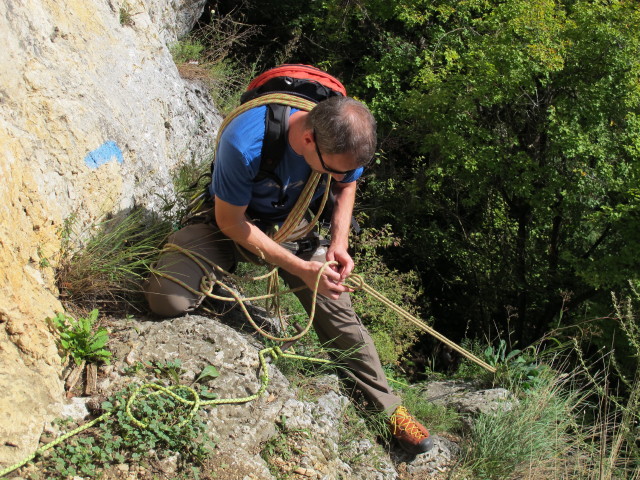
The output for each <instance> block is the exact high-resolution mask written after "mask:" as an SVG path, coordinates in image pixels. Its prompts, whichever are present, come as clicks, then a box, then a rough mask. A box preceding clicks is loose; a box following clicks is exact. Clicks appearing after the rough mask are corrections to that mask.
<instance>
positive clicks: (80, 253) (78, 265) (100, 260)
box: [56, 210, 170, 312]
mask: <svg viewBox="0 0 640 480" xmlns="http://www.w3.org/2000/svg"><path fill="white" fill-rule="evenodd" d="M74 226H75V221H74V219H73V217H70V219H69V221H68V222H66V224H65V228H64V229H63V232H62V237H63V242H62V244H63V249H62V252H61V258H60V261H59V265H58V270H57V273H56V279H57V285H58V288H59V290H60V296H61V298H62V300H63V301H65V302H68V303H71V304H73V305H75V306H77V307H80V308H87V309H93V308H96V307H101V310H102V311H103V312H104V311H105V310H106V311H114V310H118V309H123V307H128V306H133V307H136V305H137V304H138V302H139V301H140V295H139V293H140V292H141V285H142V282H143V280H144V279H145V278H146V276H147V274H148V272H149V267H150V265H151V264H152V263H153V262H154V261H155V260H156V258H157V256H158V254H159V247H160V245H161V244H162V242H163V240H164V239H165V238H166V236H167V235H168V233H170V226H169V225H168V224H167V223H165V222H158V221H155V222H154V221H152V220H151V219H148V218H145V216H144V215H143V212H142V211H140V210H138V211H134V212H132V213H128V214H123V215H119V216H116V217H113V218H110V219H108V220H105V221H103V222H101V223H100V224H98V225H97V226H96V227H95V229H96V233H94V234H93V235H92V236H91V237H90V238H89V239H88V240H86V242H85V243H83V244H81V245H79V246H76V245H74V244H73V239H74V238H78V237H81V236H82V235H81V234H77V233H76V232H74V231H73V228H74Z"/></svg>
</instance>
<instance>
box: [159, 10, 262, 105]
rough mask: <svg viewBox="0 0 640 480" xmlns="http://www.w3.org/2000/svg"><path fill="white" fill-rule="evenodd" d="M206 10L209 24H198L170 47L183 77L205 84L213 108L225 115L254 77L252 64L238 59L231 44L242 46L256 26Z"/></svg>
mask: <svg viewBox="0 0 640 480" xmlns="http://www.w3.org/2000/svg"><path fill="white" fill-rule="evenodd" d="M208 13H209V14H210V16H211V18H210V20H209V22H208V23H205V24H201V25H200V26H199V28H198V29H196V30H194V31H193V32H192V33H190V34H189V35H187V36H186V37H184V38H182V39H180V40H179V41H178V42H176V43H175V44H173V45H172V46H171V47H170V50H171V53H172V55H173V60H174V62H175V63H176V65H177V66H178V71H179V72H180V74H181V75H182V77H184V78H188V79H192V80H199V81H201V82H202V83H204V84H205V85H207V87H208V88H209V93H210V94H211V97H212V98H213V100H214V102H215V104H216V107H217V108H218V109H219V110H220V111H221V112H222V113H223V114H227V113H229V112H230V111H231V110H232V109H233V108H235V107H236V106H237V105H238V104H239V99H240V95H241V93H242V91H244V89H245V88H246V86H247V85H248V84H249V80H250V79H251V78H252V77H253V76H254V68H253V66H252V65H251V64H247V63H246V62H244V61H237V60H236V59H235V58H234V55H233V54H232V47H234V48H238V47H241V46H242V45H244V44H245V42H246V41H247V40H248V39H250V38H251V37H253V36H255V35H256V32H257V31H258V27H257V26H249V25H247V24H246V23H244V22H242V21H238V20H236V19H234V18H232V17H231V16H229V15H219V14H217V13H216V12H215V10H211V11H209V12H208Z"/></svg>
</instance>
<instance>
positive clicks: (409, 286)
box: [352, 225, 422, 365]
mask: <svg viewBox="0 0 640 480" xmlns="http://www.w3.org/2000/svg"><path fill="white" fill-rule="evenodd" d="M399 241H400V240H399V239H398V238H397V237H395V236H394V235H393V233H392V231H391V227H390V226H389V225H386V226H384V227H382V228H380V229H363V231H362V232H361V233H360V235H359V236H358V238H357V241H354V242H353V244H354V249H355V255H354V262H355V264H356V269H355V271H356V273H358V274H360V275H362V277H363V278H364V280H365V281H366V282H367V284H369V285H370V286H371V287H373V288H374V289H376V290H377V291H378V292H380V293H381V294H382V295H384V296H385V297H387V298H388V299H389V300H391V301H392V302H393V303H395V304H396V305H398V306H400V307H402V308H404V309H405V310H407V311H408V312H409V313H411V314H413V315H415V316H419V313H420V312H419V310H418V308H417V302H416V300H417V299H418V298H419V297H420V295H421V293H422V291H421V289H420V281H419V279H418V276H417V274H416V272H415V271H412V270H410V271H408V272H400V271H398V270H394V269H391V268H389V267H388V266H387V264H386V263H385V262H384V257H383V252H384V251H385V249H387V248H389V247H392V246H397V245H398V244H399ZM352 297H353V308H354V310H355V312H356V313H357V314H358V315H359V316H360V318H362V320H363V322H364V323H365V324H366V325H367V328H368V330H369V331H370V332H371V336H372V337H373V339H374V343H375V345H376V348H377V350H378V354H379V355H380V359H381V361H382V362H383V363H384V364H390V365H396V364H397V363H398V362H400V361H401V359H402V357H403V356H404V355H405V354H406V353H407V352H408V351H409V350H410V349H411V347H412V346H413V345H414V343H415V342H416V341H417V339H418V332H419V330H418V327H416V326H414V325H413V324H411V323H409V322H408V321H406V320H403V319H399V318H398V315H397V314H395V313H394V312H392V311H390V310H389V309H388V308H387V307H385V306H384V305H382V304H380V303H379V302H378V301H376V300H374V299H372V298H371V297H370V296H369V295H367V294H365V293H362V292H357V291H356V292H355V293H354V294H353V295H352Z"/></svg>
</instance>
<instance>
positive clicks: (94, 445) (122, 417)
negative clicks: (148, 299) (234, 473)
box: [40, 362, 213, 478]
mask: <svg viewBox="0 0 640 480" xmlns="http://www.w3.org/2000/svg"><path fill="white" fill-rule="evenodd" d="M170 367H171V368H174V369H175V368H179V365H177V364H176V363H175V362H174V363H171V365H170ZM154 368H157V365H156V367H154ZM167 368H168V367H167ZM136 388H138V385H136V384H131V385H129V386H128V387H126V388H125V389H123V390H122V391H120V392H118V393H116V394H115V395H113V396H112V397H110V398H109V399H107V401H105V402H103V404H102V409H103V410H104V411H109V412H112V414H111V415H110V416H109V417H107V418H106V419H105V420H103V421H102V422H101V423H100V424H99V425H98V426H96V427H92V428H91V429H90V430H87V431H85V432H82V433H81V434H79V435H77V436H74V437H72V438H71V439H69V440H68V441H66V442H64V443H62V444H60V445H58V446H57V447H56V448H54V449H52V450H51V452H52V453H51V455H50V456H49V457H47V458H45V459H42V460H41V462H42V465H41V466H40V469H41V471H42V472H44V473H45V474H47V475H49V477H48V478H52V476H53V477H54V478H60V477H66V476H74V475H87V476H90V477H91V478H98V477H99V476H100V475H103V474H104V470H105V469H107V468H109V467H110V466H114V465H118V464H121V463H130V464H136V465H137V464H141V463H142V464H148V463H149V462H150V461H154V460H162V459H164V458H167V457H171V456H174V455H177V458H178V460H177V464H178V472H183V471H186V472H193V469H194V468H195V469H196V470H195V474H196V475H197V467H198V466H199V465H202V463H203V462H204V460H205V459H206V457H207V456H208V455H210V453H211V450H212V448H213V443H212V442H211V441H210V440H209V439H208V438H207V437H206V436H205V427H206V425H205V423H204V421H203V420H202V419H201V417H200V414H199V413H197V414H196V415H195V416H194V417H192V418H190V419H189V421H187V422H186V423H185V424H184V425H182V426H180V424H181V423H182V422H183V421H184V420H186V419H187V418H188V417H189V415H190V407H189V406H188V405H185V404H183V403H181V402H180V401H178V400H176V399H174V398H172V397H170V396H167V395H163V394H157V393H151V394H146V395H139V396H138V397H137V399H136V400H137V401H136V402H135V403H134V405H133V406H132V409H131V411H132V414H133V415H134V416H135V417H136V418H137V419H138V420H142V421H143V422H144V423H146V424H148V427H147V428H139V427H138V426H137V425H135V424H133V423H132V422H131V420H130V418H129V416H128V415H127V412H126V404H127V400H128V398H129V397H130V396H131V394H132V393H133V391H134V390H135V389H136ZM174 393H176V394H177V395H179V396H182V397H183V398H185V399H187V400H192V398H191V396H190V394H189V392H188V391H186V390H184V389H182V390H181V389H177V390H174Z"/></svg>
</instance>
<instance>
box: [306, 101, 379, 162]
mask: <svg viewBox="0 0 640 480" xmlns="http://www.w3.org/2000/svg"><path fill="white" fill-rule="evenodd" d="M307 125H308V127H309V128H312V129H313V131H314V132H315V134H316V142H317V143H318V147H319V148H320V150H322V151H323V152H326V153H329V154H339V153H348V154H352V155H354V156H355V158H356V162H357V164H358V165H366V164H367V163H369V161H371V158H372V157H373V154H374V153H375V151H376V142H377V137H376V120H375V119H374V118H373V115H372V114H371V112H370V111H369V109H368V108H367V107H366V106H365V105H364V104H363V103H361V102H359V101H357V100H355V99H353V98H350V97H331V98H329V99H327V100H324V101H322V102H320V103H318V105H316V106H315V107H314V108H313V109H312V110H311V111H310V112H309V115H308V116H307Z"/></svg>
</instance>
